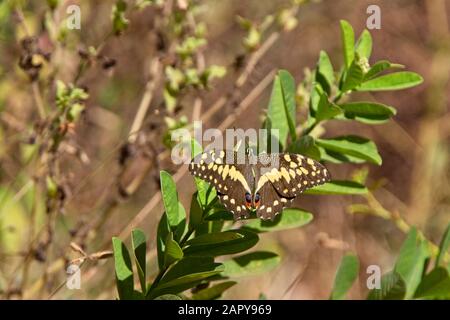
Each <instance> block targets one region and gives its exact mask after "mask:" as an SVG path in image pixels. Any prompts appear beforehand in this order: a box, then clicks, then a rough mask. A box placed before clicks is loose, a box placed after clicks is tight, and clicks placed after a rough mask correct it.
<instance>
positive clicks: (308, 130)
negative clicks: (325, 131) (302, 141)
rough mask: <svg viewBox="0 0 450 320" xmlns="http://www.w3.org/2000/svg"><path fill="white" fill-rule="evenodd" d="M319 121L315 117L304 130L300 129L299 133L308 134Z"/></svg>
mask: <svg viewBox="0 0 450 320" xmlns="http://www.w3.org/2000/svg"><path fill="white" fill-rule="evenodd" d="M319 123H320V121H319V120H317V119H315V120H314V122H313V124H312V125H310V126H309V127H308V128H306V129H305V130H303V131H302V134H301V135H302V136H306V135H308V134H310V133H311V131H313V130H314V128H315V127H317V125H318V124H319Z"/></svg>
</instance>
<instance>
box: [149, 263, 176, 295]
mask: <svg viewBox="0 0 450 320" xmlns="http://www.w3.org/2000/svg"><path fill="white" fill-rule="evenodd" d="M170 266H171V265H169V266H167V267H165V268H163V269H162V270H160V271H159V272H158V274H157V275H156V278H155V280H153V282H152V285H151V286H150V288H149V289H148V290H147V292H145V294H146V295H148V294H149V293H150V292H151V291H152V290H154V289H155V288H156V287H157V286H158V284H159V282H160V281H161V279H162V277H163V276H164V275H165V274H166V272H167V270H168V269H169V267H170Z"/></svg>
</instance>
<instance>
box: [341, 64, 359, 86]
mask: <svg viewBox="0 0 450 320" xmlns="http://www.w3.org/2000/svg"><path fill="white" fill-rule="evenodd" d="M363 78H364V71H363V69H362V67H361V65H360V63H358V61H356V60H354V61H353V62H352V64H351V65H350V67H349V68H348V70H347V72H346V73H345V76H344V81H343V83H342V88H341V91H343V92H346V91H349V90H353V89H354V88H356V87H358V86H359V85H360V84H361V82H362V81H363Z"/></svg>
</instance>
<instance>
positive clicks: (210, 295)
mask: <svg viewBox="0 0 450 320" xmlns="http://www.w3.org/2000/svg"><path fill="white" fill-rule="evenodd" d="M236 283H237V282H235V281H225V282H221V283H218V284H215V285H213V286H212V287H210V288H206V289H203V290H200V291H198V292H197V293H195V294H193V295H192V299H193V300H213V299H217V298H220V296H221V295H222V294H223V293H224V292H225V291H226V290H228V289H229V288H231V287H232V286H234V285H235V284H236Z"/></svg>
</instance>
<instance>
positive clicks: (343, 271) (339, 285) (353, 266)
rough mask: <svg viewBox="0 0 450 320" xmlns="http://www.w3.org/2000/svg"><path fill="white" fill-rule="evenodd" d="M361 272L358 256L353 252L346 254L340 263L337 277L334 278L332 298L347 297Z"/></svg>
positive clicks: (341, 298) (340, 298)
mask: <svg viewBox="0 0 450 320" xmlns="http://www.w3.org/2000/svg"><path fill="white" fill-rule="evenodd" d="M358 272H359V260H358V257H357V256H355V255H353V254H348V255H345V256H344V257H343V258H342V260H341V264H340V265H339V268H338V271H337V273H336V277H335V278H334V285H333V290H332V291H331V297H330V299H331V300H343V299H345V297H346V295H347V292H348V290H350V288H351V287H352V285H353V282H355V280H356V278H357V277H358Z"/></svg>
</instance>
